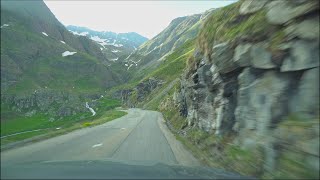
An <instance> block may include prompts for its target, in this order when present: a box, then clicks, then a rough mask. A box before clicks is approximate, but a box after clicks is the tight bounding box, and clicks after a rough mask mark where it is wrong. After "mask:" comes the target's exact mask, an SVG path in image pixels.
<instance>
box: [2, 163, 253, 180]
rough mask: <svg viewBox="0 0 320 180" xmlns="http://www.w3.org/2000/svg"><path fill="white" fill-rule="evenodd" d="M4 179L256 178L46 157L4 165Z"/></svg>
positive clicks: (155, 165)
mask: <svg viewBox="0 0 320 180" xmlns="http://www.w3.org/2000/svg"><path fill="white" fill-rule="evenodd" d="M1 178H4V179H10V178H12V179H18V178H24V179H26V178H27V179H69V178H70V179H115V178H116V179H117V178H118V179H252V178H250V177H245V176H241V175H239V174H236V173H230V172H226V171H223V170H220V169H213V168H207V167H185V166H178V165H167V164H162V163H151V162H149V163H136V162H134V163H132V162H126V163H125V162H115V161H105V160H94V161H42V162H28V163H20V164H14V165H7V166H6V165H2V167H1Z"/></svg>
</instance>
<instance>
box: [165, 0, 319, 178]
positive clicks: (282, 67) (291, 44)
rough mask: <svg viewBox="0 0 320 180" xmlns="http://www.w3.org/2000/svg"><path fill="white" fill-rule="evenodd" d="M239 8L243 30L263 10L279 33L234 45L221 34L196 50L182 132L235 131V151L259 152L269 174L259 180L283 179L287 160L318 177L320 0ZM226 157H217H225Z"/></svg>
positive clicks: (183, 99) (179, 103)
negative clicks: (297, 160) (244, 23)
mask: <svg viewBox="0 0 320 180" xmlns="http://www.w3.org/2000/svg"><path fill="white" fill-rule="evenodd" d="M238 3H242V5H240V8H238V9H237V10H238V11H240V12H234V13H235V14H237V13H239V15H238V17H237V18H235V19H237V20H238V22H237V23H240V26H241V23H242V22H241V18H248V16H250V17H251V16H255V15H256V14H258V13H259V12H260V13H261V12H264V13H265V15H264V16H265V17H264V18H266V20H267V21H266V22H264V23H267V24H269V27H270V28H269V29H265V30H264V31H265V32H266V34H268V33H267V32H268V31H271V32H272V34H269V36H265V35H264V36H261V37H260V38H259V39H255V37H256V36H258V35H257V34H252V35H251V36H252V37H250V35H248V34H247V35H246V37H243V36H242V34H241V33H242V32H239V34H240V36H239V37H236V38H235V39H228V40H227V41H225V42H221V38H220V37H218V36H217V37H214V38H215V39H208V40H207V41H211V42H208V43H207V45H208V44H209V45H210V44H211V45H212V46H211V47H208V46H203V45H202V46H201V45H200V49H199V50H196V51H197V52H202V53H200V54H199V53H197V55H195V56H194V59H195V64H194V67H193V66H192V67H189V69H188V70H187V71H186V72H185V74H184V76H183V77H182V78H181V80H180V84H181V85H180V89H179V90H178V91H176V92H175V93H174V97H173V98H172V99H173V101H174V103H175V107H178V108H179V111H180V115H181V116H184V117H185V118H186V121H187V126H182V127H181V129H178V131H185V129H188V128H189V129H193V128H197V129H200V130H202V131H205V132H207V133H209V134H211V136H214V137H215V136H218V135H219V136H227V135H229V134H230V133H231V134H235V135H234V136H232V137H233V140H232V144H233V145H236V146H238V147H240V148H241V149H244V150H249V149H250V150H253V149H259V148H260V151H261V152H262V154H263V157H264V158H263V163H262V164H260V165H257V167H256V168H257V169H259V168H258V167H261V169H262V170H261V169H260V170H257V172H255V173H257V174H255V175H258V176H262V175H263V176H264V177H279V176H277V175H275V174H276V173H280V172H278V171H276V168H277V167H280V168H283V169H284V170H288V171H290V170H289V169H290V168H288V167H286V166H285V165H284V164H283V162H282V160H283V159H289V160H290V161H291V160H293V161H295V160H296V159H295V158H296V157H297V158H299V159H300V162H299V163H301V164H302V167H303V168H302V169H304V171H306V172H307V170H306V169H308V171H309V172H310V173H311V174H312V173H313V172H318V171H319V142H318V141H319V135H318V136H317V134H319V129H317V128H319V120H317V119H318V118H319V21H318V20H319V1H314V0H310V1H298V0H292V1H282V0H281V1H280V0H279V1H261V2H260V1H259V2H258V1H252V0H251V1H250V0H248V1H241V2H238ZM233 10H234V9H233ZM231 11H232V10H231ZM229 13H230V12H229ZM262 14H263V13H262ZM212 16H214V14H213V15H212ZM250 17H249V18H250ZM239 19H240V20H239ZM206 23H207V24H209V23H210V22H206ZM231 23H233V22H226V23H224V25H226V24H227V25H230V24H231ZM227 25H226V26H227ZM205 27H206V24H205V25H204V28H205ZM219 30H220V29H219ZM219 30H217V31H219ZM220 31H222V30H220ZM230 31H231V30H230ZM211 33H213V32H211ZM217 33H218V32H217ZM224 33H226V34H227V33H232V32H228V29H226V30H224ZM202 38H203V37H202ZM219 38H220V39H219ZM204 41H206V40H205V39H202V40H200V41H199V42H200V43H202V42H204ZM201 48H202V49H201ZM206 48H207V49H206ZM208 52H209V54H208ZM208 59H209V60H208ZM167 104H169V103H167ZM161 109H165V107H163V106H161ZM296 121H298V122H296ZM289 124H290V125H292V126H290V125H289ZM306 124H307V125H306ZM300 125H301V126H302V127H300ZM305 126H307V127H308V128H310V131H309V133H308V128H306V129H304V127H305ZM290 127H292V129H290ZM299 129H301V131H299ZM295 133H296V135H294V134H295ZM290 136H292V137H290ZM295 136H301V137H296V138H295ZM208 148H212V147H208ZM218 149H219V148H218ZM226 151H227V150H224V151H223V150H221V148H220V150H217V149H215V150H214V148H212V151H210V152H211V153H212V152H215V153H216V154H215V155H216V156H218V155H219V154H221V153H222V152H226ZM299 168H301V167H299ZM240 171H241V170H240ZM275 172H276V173H275ZM273 173H275V174H273ZM253 174H254V173H253ZM270 174H271V175H270ZM316 174H317V173H315V174H312V175H310V174H309V175H310V177H319V175H316ZM300 175H301V174H300ZM292 177H295V176H294V175H292ZM296 177H299V175H297V176H296ZM300 177H304V176H300Z"/></svg>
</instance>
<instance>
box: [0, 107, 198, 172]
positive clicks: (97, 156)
mask: <svg viewBox="0 0 320 180" xmlns="http://www.w3.org/2000/svg"><path fill="white" fill-rule="evenodd" d="M127 112H128V114H127V115H126V116H123V117H121V118H119V119H116V120H113V121H111V122H108V123H105V124H102V125H99V126H95V127H90V128H85V129H80V130H76V131H73V132H71V133H68V134H65V135H62V136H58V137H54V138H51V139H48V140H44V141H41V142H37V143H34V144H30V145H27V146H24V147H20V148H16V149H11V150H7V151H4V152H1V166H3V165H13V164H17V163H28V162H35V161H41V162H54V161H77V160H111V161H119V162H127V163H137V164H148V163H149V164H150V163H164V164H168V165H183V166H197V165H199V162H198V161H197V160H196V159H195V158H194V157H193V156H192V155H191V154H190V152H188V151H187V150H186V149H184V147H183V146H182V145H181V143H180V142H178V141H177V140H176V139H175V138H174V136H173V135H172V134H171V132H169V130H168V129H167V127H166V126H165V125H164V121H163V117H162V115H161V113H159V112H155V111H146V110H140V109H129V110H127Z"/></svg>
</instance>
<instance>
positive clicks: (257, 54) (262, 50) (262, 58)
mask: <svg viewBox="0 0 320 180" xmlns="http://www.w3.org/2000/svg"><path fill="white" fill-rule="evenodd" d="M266 46H267V45H266V44H264V43H257V44H255V45H253V46H252V47H251V51H250V56H251V65H252V66H253V67H254V68H258V69H273V68H276V67H277V65H276V64H274V63H273V62H272V54H271V53H270V52H269V51H267V49H266Z"/></svg>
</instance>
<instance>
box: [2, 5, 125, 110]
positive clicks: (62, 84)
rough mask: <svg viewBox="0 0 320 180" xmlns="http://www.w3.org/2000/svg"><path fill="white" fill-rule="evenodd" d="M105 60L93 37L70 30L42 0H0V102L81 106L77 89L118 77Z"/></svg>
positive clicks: (101, 86) (103, 85) (20, 106)
mask: <svg viewBox="0 0 320 180" xmlns="http://www.w3.org/2000/svg"><path fill="white" fill-rule="evenodd" d="M106 62H107V60H106V59H105V57H104V55H103V54H102V52H101V50H100V49H99V46H98V45H97V44H96V43H94V42H93V41H92V40H90V39H88V38H86V37H78V36H75V35H73V34H72V33H70V32H69V31H68V30H67V29H66V28H65V27H64V26H63V25H62V24H61V23H60V22H59V21H58V20H57V19H56V18H55V17H54V15H53V14H52V13H51V12H50V10H49V9H48V8H47V7H46V5H45V4H44V2H42V1H1V107H3V106H2V105H3V104H4V106H9V107H10V109H15V110H17V111H22V110H23V111H24V110H26V111H31V110H32V109H40V110H41V111H48V109H51V111H52V112H51V113H53V114H54V113H55V112H57V111H58V110H57V108H58V107H59V108H62V107H63V106H62V105H63V104H69V105H68V108H69V109H71V111H70V110H68V111H67V113H60V114H64V115H69V114H72V113H76V112H78V111H83V110H84V109H85V106H84V105H80V104H81V103H83V102H81V100H80V99H79V97H78V95H81V96H83V97H89V96H90V95H94V94H100V93H101V92H104V91H105V90H106V89H107V88H110V87H112V86H114V85H117V84H119V83H120V82H122V80H121V78H120V76H118V75H117V74H116V73H114V72H112V71H111V69H110V68H109V67H108V66H107V64H106ZM82 100H83V99H82ZM61 111H64V112H65V111H66V108H62V109H61Z"/></svg>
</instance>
